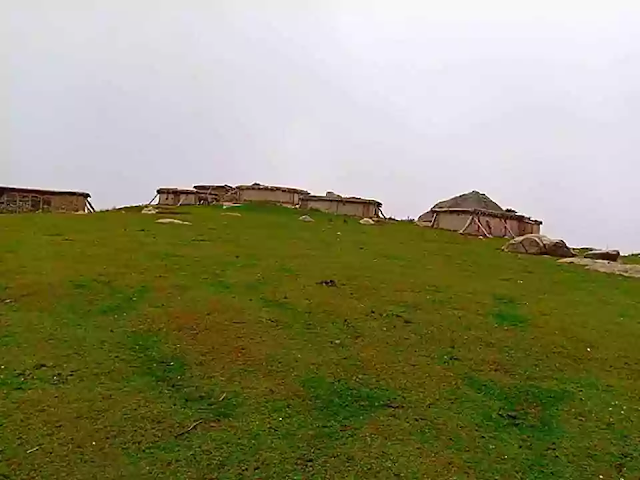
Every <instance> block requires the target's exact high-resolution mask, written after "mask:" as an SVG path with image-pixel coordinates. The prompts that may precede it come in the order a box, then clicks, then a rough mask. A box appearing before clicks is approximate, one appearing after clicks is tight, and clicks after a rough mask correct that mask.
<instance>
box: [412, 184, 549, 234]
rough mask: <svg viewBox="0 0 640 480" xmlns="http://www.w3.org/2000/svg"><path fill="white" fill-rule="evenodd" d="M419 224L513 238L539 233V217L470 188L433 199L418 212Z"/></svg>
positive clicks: (467, 232)
mask: <svg viewBox="0 0 640 480" xmlns="http://www.w3.org/2000/svg"><path fill="white" fill-rule="evenodd" d="M417 223H418V225H421V226H426V227H433V228H442V229H445V230H452V231H456V232H458V233H462V234H467V235H477V236H484V237H505V238H514V237H519V236H521V235H527V234H529V233H540V226H541V225H542V222H541V221H540V220H534V219H532V218H530V217H527V216H525V215H520V214H518V213H517V212H515V211H514V210H505V209H503V208H502V207H501V206H500V205H498V204H497V203H496V202H494V201H493V200H491V198H489V197H488V196H487V195H485V194H484V193H480V192H477V191H475V190H474V191H472V192H469V193H464V194H462V195H458V196H456V197H453V198H450V199H449V200H444V201H442V202H438V203H436V204H435V205H434V206H433V207H432V208H431V209H430V210H429V211H428V212H426V213H424V214H422V215H420V217H418V220H417Z"/></svg>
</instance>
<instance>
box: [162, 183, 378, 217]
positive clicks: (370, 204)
mask: <svg viewBox="0 0 640 480" xmlns="http://www.w3.org/2000/svg"><path fill="white" fill-rule="evenodd" d="M155 198H157V199H158V205H164V206H182V205H211V204H216V203H247V202H265V203H273V204H277V205H283V206H286V207H294V208H300V209H304V210H320V211H323V212H328V213H334V214H338V215H350V216H354V217H360V218H380V217H383V216H384V215H383V213H382V203H381V202H379V201H378V200H371V199H368V198H360V197H343V196H342V195H338V194H336V193H333V192H327V193H326V195H312V194H311V193H310V192H308V191H306V190H302V189H299V188H292V187H281V186H274V185H262V184H260V183H253V184H251V185H238V186H236V187H232V186H230V185H194V187H193V188H192V189H179V188H166V187H163V188H159V189H158V190H157V192H156V197H154V199H153V200H152V202H153V201H155Z"/></svg>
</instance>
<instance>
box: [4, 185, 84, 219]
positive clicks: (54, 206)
mask: <svg viewBox="0 0 640 480" xmlns="http://www.w3.org/2000/svg"><path fill="white" fill-rule="evenodd" d="M89 198H91V195H89V194H88V193H86V192H73V191H57V190H40V189H34V188H20V187H3V186H0V213H27V212H71V213H85V212H94V211H95V210H94V208H93V206H92V205H91V202H90V201H89Z"/></svg>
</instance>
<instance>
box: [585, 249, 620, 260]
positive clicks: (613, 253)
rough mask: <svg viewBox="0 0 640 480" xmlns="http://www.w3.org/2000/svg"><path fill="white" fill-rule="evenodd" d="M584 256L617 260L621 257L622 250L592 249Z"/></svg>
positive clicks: (594, 258) (593, 258)
mask: <svg viewBox="0 0 640 480" xmlns="http://www.w3.org/2000/svg"><path fill="white" fill-rule="evenodd" d="M584 258H590V259H592V260H608V261H610V262H617V261H618V259H619V258H620V252H619V251H618V250H591V251H590V252H587V253H585V254H584Z"/></svg>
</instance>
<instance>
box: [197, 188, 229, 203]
mask: <svg viewBox="0 0 640 480" xmlns="http://www.w3.org/2000/svg"><path fill="white" fill-rule="evenodd" d="M193 189H194V190H195V191H196V192H197V193H198V203H199V204H200V205H211V204H213V203H222V202H236V201H237V200H238V191H237V190H236V188H235V187H232V186H231V185H194V186H193Z"/></svg>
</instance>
